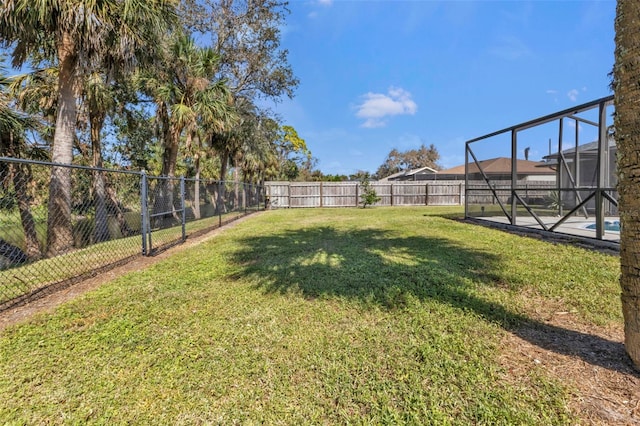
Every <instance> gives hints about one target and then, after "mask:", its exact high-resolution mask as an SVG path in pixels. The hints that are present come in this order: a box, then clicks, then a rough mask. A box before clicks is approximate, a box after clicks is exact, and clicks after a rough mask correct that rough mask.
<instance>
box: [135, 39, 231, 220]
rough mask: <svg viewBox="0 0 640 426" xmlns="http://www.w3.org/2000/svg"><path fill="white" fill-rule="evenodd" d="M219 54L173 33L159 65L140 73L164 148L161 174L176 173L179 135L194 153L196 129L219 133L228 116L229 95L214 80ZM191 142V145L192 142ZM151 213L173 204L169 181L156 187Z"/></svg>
mask: <svg viewBox="0 0 640 426" xmlns="http://www.w3.org/2000/svg"><path fill="white" fill-rule="evenodd" d="M218 65H219V58H218V55H216V53H215V52H214V51H213V50H212V49H210V48H200V47H198V46H196V44H195V42H194V41H193V39H192V38H191V37H189V36H188V35H185V34H176V35H175V38H174V40H173V42H172V43H171V45H170V48H169V51H168V52H167V56H166V63H164V64H163V66H162V67H161V68H160V69H156V70H151V71H148V72H146V73H143V75H142V76H141V77H140V84H141V87H142V89H143V91H145V92H146V93H147V94H149V95H150V96H151V97H152V98H153V99H154V100H155V103H156V119H157V120H158V122H159V127H160V129H161V139H162V144H163V148H164V151H163V153H162V172H161V174H162V175H163V176H168V177H169V178H173V177H175V172H176V165H177V162H178V154H179V151H180V141H181V137H182V136H183V135H184V136H185V139H186V141H185V144H186V152H187V153H191V154H195V155H196V156H198V159H197V161H196V163H197V164H196V168H199V152H200V150H199V149H198V147H199V145H200V140H201V138H200V136H199V132H198V128H199V127H202V128H203V129H204V130H203V131H207V132H212V131H220V130H222V129H223V128H224V126H225V125H227V123H228V122H230V121H232V120H233V108H232V106H231V97H230V94H229V91H228V89H227V87H226V84H225V82H224V81H222V80H217V81H214V79H215V74H216V71H217V69H218ZM194 141H195V144H194ZM154 206H155V207H154V208H155V210H156V212H158V213H159V212H160V210H166V209H167V208H171V207H172V206H173V184H172V179H168V180H167V181H166V185H164V187H163V188H160V189H159V191H158V192H157V195H156V200H155V202H154Z"/></svg>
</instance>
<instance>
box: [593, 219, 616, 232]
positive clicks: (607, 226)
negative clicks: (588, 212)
mask: <svg viewBox="0 0 640 426" xmlns="http://www.w3.org/2000/svg"><path fill="white" fill-rule="evenodd" d="M585 229H596V224H595V223H590V224H589V225H587V226H585ZM604 230H605V231H617V232H620V221H619V220H605V221H604Z"/></svg>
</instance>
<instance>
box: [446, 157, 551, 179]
mask: <svg viewBox="0 0 640 426" xmlns="http://www.w3.org/2000/svg"><path fill="white" fill-rule="evenodd" d="M516 161H517V164H516V167H517V170H518V174H527V175H553V174H555V171H554V170H553V169H551V168H550V167H547V164H546V163H543V162H540V161H529V160H516ZM479 164H480V167H481V168H482V170H483V171H484V173H485V174H487V175H504V174H508V173H511V158H507V157H498V158H491V159H489V160H483V161H479ZM464 172H465V170H464V164H462V165H460V166H456V167H453V168H451V169H447V170H440V171H439V172H438V175H462V176H464ZM478 172H479V170H478V165H477V164H476V163H475V162H471V163H469V173H478Z"/></svg>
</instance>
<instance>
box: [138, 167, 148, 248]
mask: <svg viewBox="0 0 640 426" xmlns="http://www.w3.org/2000/svg"><path fill="white" fill-rule="evenodd" d="M148 200H149V196H148V186H147V172H146V171H144V170H142V171H141V172H140V233H141V235H142V255H143V256H149V255H150V254H151V247H150V246H151V235H150V232H149V205H148Z"/></svg>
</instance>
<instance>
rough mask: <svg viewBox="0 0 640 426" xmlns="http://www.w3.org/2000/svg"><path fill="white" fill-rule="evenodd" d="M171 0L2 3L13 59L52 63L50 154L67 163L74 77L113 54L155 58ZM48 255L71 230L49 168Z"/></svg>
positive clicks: (59, 184)
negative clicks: (53, 110) (53, 116)
mask: <svg viewBox="0 0 640 426" xmlns="http://www.w3.org/2000/svg"><path fill="white" fill-rule="evenodd" d="M175 4H176V3H175V2H174V1H172V0H122V1H108V0H97V1H92V2H86V1H83V0H67V1H58V0H42V1H37V2H34V1H33V0H14V1H11V2H6V3H5V4H4V5H3V7H2V8H0V41H1V45H2V46H3V47H5V48H11V50H12V58H13V65H14V66H16V67H19V66H22V65H23V64H24V63H25V62H26V61H27V60H28V59H29V58H31V59H34V58H36V59H37V60H43V61H47V62H49V63H56V64H57V66H58V84H57V98H58V100H57V115H56V126H55V133H54V137H53V146H52V148H51V159H52V161H54V162H56V163H62V164H70V163H71V162H72V160H73V143H74V139H75V131H76V114H77V110H76V105H77V102H78V96H79V93H78V87H79V81H78V78H79V76H80V75H82V74H83V73H84V71H85V70H86V69H87V68H90V67H91V64H95V63H100V62H102V58H104V57H105V56H112V55H113V53H114V52H118V54H119V56H118V58H117V60H119V61H121V62H122V63H127V64H131V65H133V64H135V63H136V62H139V61H141V60H144V59H145V58H148V57H153V56H154V53H155V51H156V47H157V46H160V45H161V43H160V41H161V40H162V39H163V36H164V35H165V34H166V28H167V27H168V25H170V24H171V23H173V21H174V19H175V18H176V16H177V15H176V13H175ZM48 208H49V222H48V227H47V232H48V235H47V245H48V250H47V251H48V254H50V255H55V254H57V253H60V252H64V251H66V250H67V249H68V248H69V247H71V245H72V243H73V236H72V233H71V174H70V170H69V169H67V168H64V167H54V168H52V172H51V183H50V186H49V204H48Z"/></svg>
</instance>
